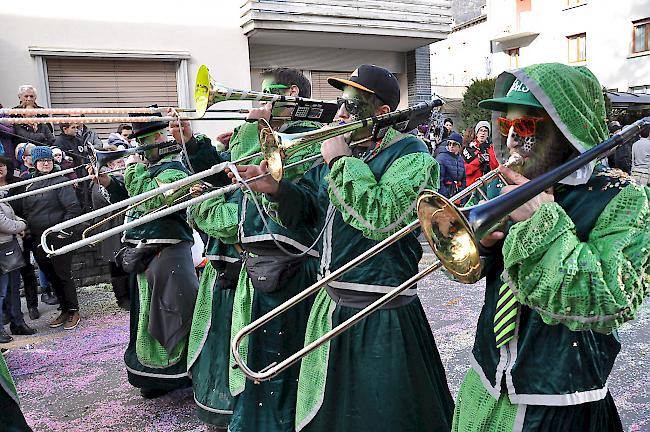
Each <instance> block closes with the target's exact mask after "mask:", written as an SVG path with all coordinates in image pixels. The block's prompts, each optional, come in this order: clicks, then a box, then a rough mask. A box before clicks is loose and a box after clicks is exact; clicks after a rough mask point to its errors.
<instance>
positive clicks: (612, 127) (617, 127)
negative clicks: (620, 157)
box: [607, 120, 623, 168]
mask: <svg viewBox="0 0 650 432" xmlns="http://www.w3.org/2000/svg"><path fill="white" fill-rule="evenodd" d="M621 129H623V127H622V126H621V124H620V123H619V122H618V121H616V120H613V121H611V122H609V123H608V124H607V130H608V131H609V136H610V137H611V136H612V135H614V134H617V133H619V132H620V131H621ZM614 154H615V153H612V154H610V155H609V156H607V166H609V167H610V168H616V161H615V159H614Z"/></svg>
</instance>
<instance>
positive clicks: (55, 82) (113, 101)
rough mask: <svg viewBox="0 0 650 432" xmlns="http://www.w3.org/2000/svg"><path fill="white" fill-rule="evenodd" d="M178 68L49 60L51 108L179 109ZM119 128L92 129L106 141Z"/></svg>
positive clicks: (154, 63) (171, 63)
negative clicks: (153, 107) (154, 107)
mask: <svg viewBox="0 0 650 432" xmlns="http://www.w3.org/2000/svg"><path fill="white" fill-rule="evenodd" d="M177 68H178V62H176V61H146V60H142V61H140V60H113V59H111V60H103V59H101V60H98V59H65V58H48V59H47V79H48V86H49V92H50V102H51V104H52V108H84V107H86V108H87V107H101V108H141V107H146V106H148V105H151V104H158V105H159V106H178V91H177V81H176V70H177ZM117 126H118V125H117V124H92V125H89V127H90V128H92V129H94V130H95V131H96V132H97V133H98V134H99V136H100V138H101V139H104V140H105V139H106V138H107V137H108V134H109V133H111V132H115V131H116V129H117ZM56 129H57V130H56V131H55V134H56V135H58V133H59V130H58V128H56Z"/></svg>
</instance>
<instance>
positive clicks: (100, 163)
mask: <svg viewBox="0 0 650 432" xmlns="http://www.w3.org/2000/svg"><path fill="white" fill-rule="evenodd" d="M163 144H166V143H162V144H147V145H142V146H138V147H135V148H130V149H125V150H115V151H98V150H94V149H93V152H92V155H91V156H90V160H91V161H92V162H91V163H89V164H85V165H80V166H77V167H74V168H67V169H64V170H60V171H56V172H51V173H49V174H45V175H42V176H38V177H34V178H30V179H27V180H21V181H19V182H15V183H10V184H7V185H4V186H0V190H9V189H14V188H17V187H20V186H26V187H29V185H31V184H33V183H38V182H41V181H43V180H48V179H51V178H54V177H60V176H64V175H68V174H71V173H73V172H75V171H76V170H78V169H83V168H84V167H85V168H87V169H89V168H92V169H93V171H94V172H95V173H98V172H100V171H101V169H102V168H103V167H104V166H106V165H107V164H108V163H109V162H111V161H114V160H115V159H121V158H124V157H128V156H130V155H132V154H135V153H143V152H145V151H147V150H151V149H154V148H156V147H159V146H161V145H163ZM116 171H119V169H115V170H111V171H106V172H102V174H109V173H112V172H116ZM95 177H96V174H89V175H87V176H84V177H80V178H78V179H74V180H70V181H67V182H63V183H57V184H55V185H51V186H47V187H44V188H40V189H35V190H33V191H29V192H24V193H21V194H18V195H13V196H10V197H6V198H3V199H0V202H8V201H14V200H17V199H20V198H25V197H28V196H31V195H35V194H38V193H41V192H46V191H49V190H54V189H59V188H62V187H65V186H70V185H73V184H75V183H78V182H82V181H86V180H92V179H94V178H95Z"/></svg>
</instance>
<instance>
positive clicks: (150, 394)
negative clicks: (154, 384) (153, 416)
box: [140, 388, 170, 399]
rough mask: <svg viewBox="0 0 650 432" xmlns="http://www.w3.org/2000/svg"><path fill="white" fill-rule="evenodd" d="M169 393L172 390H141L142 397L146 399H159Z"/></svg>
mask: <svg viewBox="0 0 650 432" xmlns="http://www.w3.org/2000/svg"><path fill="white" fill-rule="evenodd" d="M169 392H170V390H163V389H152V388H141V389H140V396H142V397H143V398H145V399H155V398H158V397H160V396H164V395H166V394H167V393H169Z"/></svg>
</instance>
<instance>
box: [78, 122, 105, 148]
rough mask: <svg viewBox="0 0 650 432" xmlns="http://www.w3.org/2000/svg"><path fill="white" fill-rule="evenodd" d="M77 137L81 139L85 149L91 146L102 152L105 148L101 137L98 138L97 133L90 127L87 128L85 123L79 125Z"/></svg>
mask: <svg viewBox="0 0 650 432" xmlns="http://www.w3.org/2000/svg"><path fill="white" fill-rule="evenodd" d="M77 135H78V136H79V138H80V139H81V142H82V144H83V145H84V147H87V146H89V145H90V146H92V147H93V148H94V149H95V150H101V149H103V148H104V143H103V142H102V140H100V139H99V136H97V132H95V131H94V130H92V129H90V128H89V127H88V126H86V125H85V124H83V123H79V128H78V129H77ZM84 152H85V151H84ZM84 152H81V153H84Z"/></svg>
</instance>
